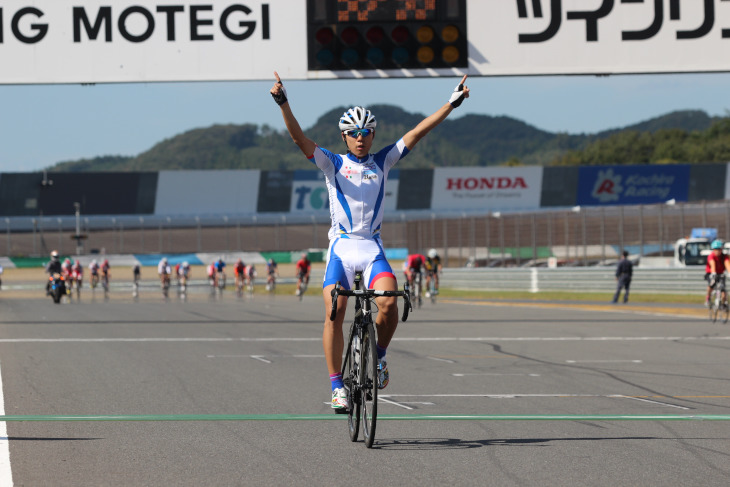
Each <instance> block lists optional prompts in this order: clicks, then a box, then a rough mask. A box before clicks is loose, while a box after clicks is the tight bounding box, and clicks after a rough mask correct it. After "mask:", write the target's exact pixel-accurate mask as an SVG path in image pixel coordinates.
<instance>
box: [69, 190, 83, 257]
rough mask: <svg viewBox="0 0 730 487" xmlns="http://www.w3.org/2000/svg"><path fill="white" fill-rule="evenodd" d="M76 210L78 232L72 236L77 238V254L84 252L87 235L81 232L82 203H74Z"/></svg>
mask: <svg viewBox="0 0 730 487" xmlns="http://www.w3.org/2000/svg"><path fill="white" fill-rule="evenodd" d="M74 210H75V214H76V234H75V235H71V238H72V239H74V240H76V255H81V254H83V253H84V244H83V240H84V239H85V238H86V237H87V235H85V234H82V233H81V203H74Z"/></svg>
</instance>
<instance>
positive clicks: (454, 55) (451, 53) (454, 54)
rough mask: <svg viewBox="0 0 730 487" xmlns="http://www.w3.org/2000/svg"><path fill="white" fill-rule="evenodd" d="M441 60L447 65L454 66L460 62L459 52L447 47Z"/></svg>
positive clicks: (442, 53) (452, 47)
mask: <svg viewBox="0 0 730 487" xmlns="http://www.w3.org/2000/svg"><path fill="white" fill-rule="evenodd" d="M441 58H442V59H443V60H444V62H445V63H449V64H454V63H455V62H456V61H458V60H459V50H458V49H457V48H455V47H454V46H446V47H445V48H444V50H443V51H442V52H441Z"/></svg>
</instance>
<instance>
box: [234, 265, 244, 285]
mask: <svg viewBox="0 0 730 487" xmlns="http://www.w3.org/2000/svg"><path fill="white" fill-rule="evenodd" d="M233 274H234V275H235V276H236V289H243V285H244V284H245V282H246V265H245V264H244V263H243V259H238V260H237V261H236V265H235V266H233Z"/></svg>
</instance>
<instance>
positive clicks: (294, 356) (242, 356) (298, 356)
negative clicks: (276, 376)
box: [206, 354, 324, 363]
mask: <svg viewBox="0 0 730 487" xmlns="http://www.w3.org/2000/svg"><path fill="white" fill-rule="evenodd" d="M270 357H291V358H324V355H276V354H275V355H241V354H238V355H206V358H257V359H258V358H270ZM269 363H271V362H269Z"/></svg>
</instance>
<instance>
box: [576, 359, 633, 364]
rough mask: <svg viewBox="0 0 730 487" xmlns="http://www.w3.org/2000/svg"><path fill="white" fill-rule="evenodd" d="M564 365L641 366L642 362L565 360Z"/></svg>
mask: <svg viewBox="0 0 730 487" xmlns="http://www.w3.org/2000/svg"><path fill="white" fill-rule="evenodd" d="M565 363H566V364H620V363H631V364H642V363H644V362H643V361H642V360H566V361H565Z"/></svg>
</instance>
